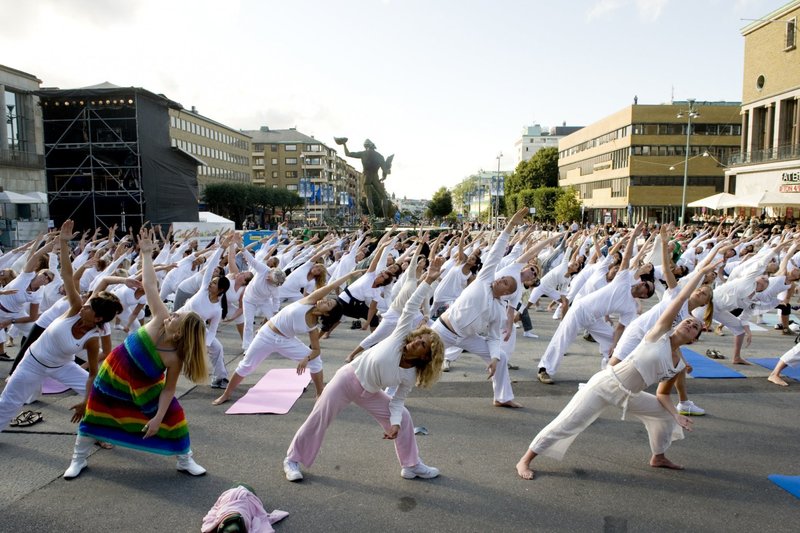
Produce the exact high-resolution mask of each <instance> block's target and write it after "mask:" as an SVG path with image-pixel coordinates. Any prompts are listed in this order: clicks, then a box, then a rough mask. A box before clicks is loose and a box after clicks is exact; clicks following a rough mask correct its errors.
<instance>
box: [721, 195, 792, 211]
mask: <svg viewBox="0 0 800 533" xmlns="http://www.w3.org/2000/svg"><path fill="white" fill-rule="evenodd" d="M789 205H800V194H792V193H785V192H775V191H764V192H756V193H752V194H746V195H742V196H737V197H735V198H734V199H732V200H731V203H730V204H728V205H726V207H781V206H789Z"/></svg>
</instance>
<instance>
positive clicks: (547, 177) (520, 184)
mask: <svg viewBox="0 0 800 533" xmlns="http://www.w3.org/2000/svg"><path fill="white" fill-rule="evenodd" d="M540 187H558V149H557V148H543V149H541V150H539V151H538V152H536V153H535V154H533V157H531V158H530V159H529V160H527V161H520V163H519V164H518V165H517V168H515V169H514V172H513V173H512V174H511V175H510V176H509V177H508V178H506V194H514V193H517V192H519V191H523V190H525V189H538V188H540Z"/></svg>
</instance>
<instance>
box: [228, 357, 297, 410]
mask: <svg viewBox="0 0 800 533" xmlns="http://www.w3.org/2000/svg"><path fill="white" fill-rule="evenodd" d="M310 381H311V374H310V373H309V371H308V370H306V371H305V373H303V374H301V375H299V376H298V375H297V370H296V369H294V368H280V369H275V370H270V371H269V372H267V374H266V375H265V376H264V377H263V378H261V379H260V380H259V381H258V383H256V384H255V385H254V386H253V388H251V389H250V390H249V391H247V393H246V394H245V395H244V396H242V397H241V398H239V400H238V401H237V402H236V403H234V404H233V405H231V406H230V408H229V409H228V410H227V411H225V414H226V415H247V414H256V413H272V414H276V415H285V414H286V413H288V412H289V409H291V408H292V406H293V405H294V402H296V401H297V399H298V398H299V397H300V395H301V394H303V391H304V390H305V388H306V387H307V386H308V383H309V382H310Z"/></svg>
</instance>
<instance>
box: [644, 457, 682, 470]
mask: <svg viewBox="0 0 800 533" xmlns="http://www.w3.org/2000/svg"><path fill="white" fill-rule="evenodd" d="M650 466H652V467H653V468H669V469H670V470H683V467H682V466H681V465H676V464H675V463H673V462H672V461H670V460H669V459H667V458H666V457H664V456H663V455H662V456H661V457H655V456H654V457H653V458H652V459H650Z"/></svg>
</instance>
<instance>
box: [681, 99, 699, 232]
mask: <svg viewBox="0 0 800 533" xmlns="http://www.w3.org/2000/svg"><path fill="white" fill-rule="evenodd" d="M687 101H688V102H689V109H688V110H687V111H686V116H687V120H688V123H687V126H686V154H685V157H684V160H683V195H682V196H681V223H680V225H681V226H683V224H685V221H686V183H687V181H688V180H689V140H690V139H691V137H692V119H693V118H697V117H699V116H700V113H698V112H697V109H696V108H695V107H694V98H689V99H688V100H687ZM678 118H683V111H681V112H679V113H678Z"/></svg>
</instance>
